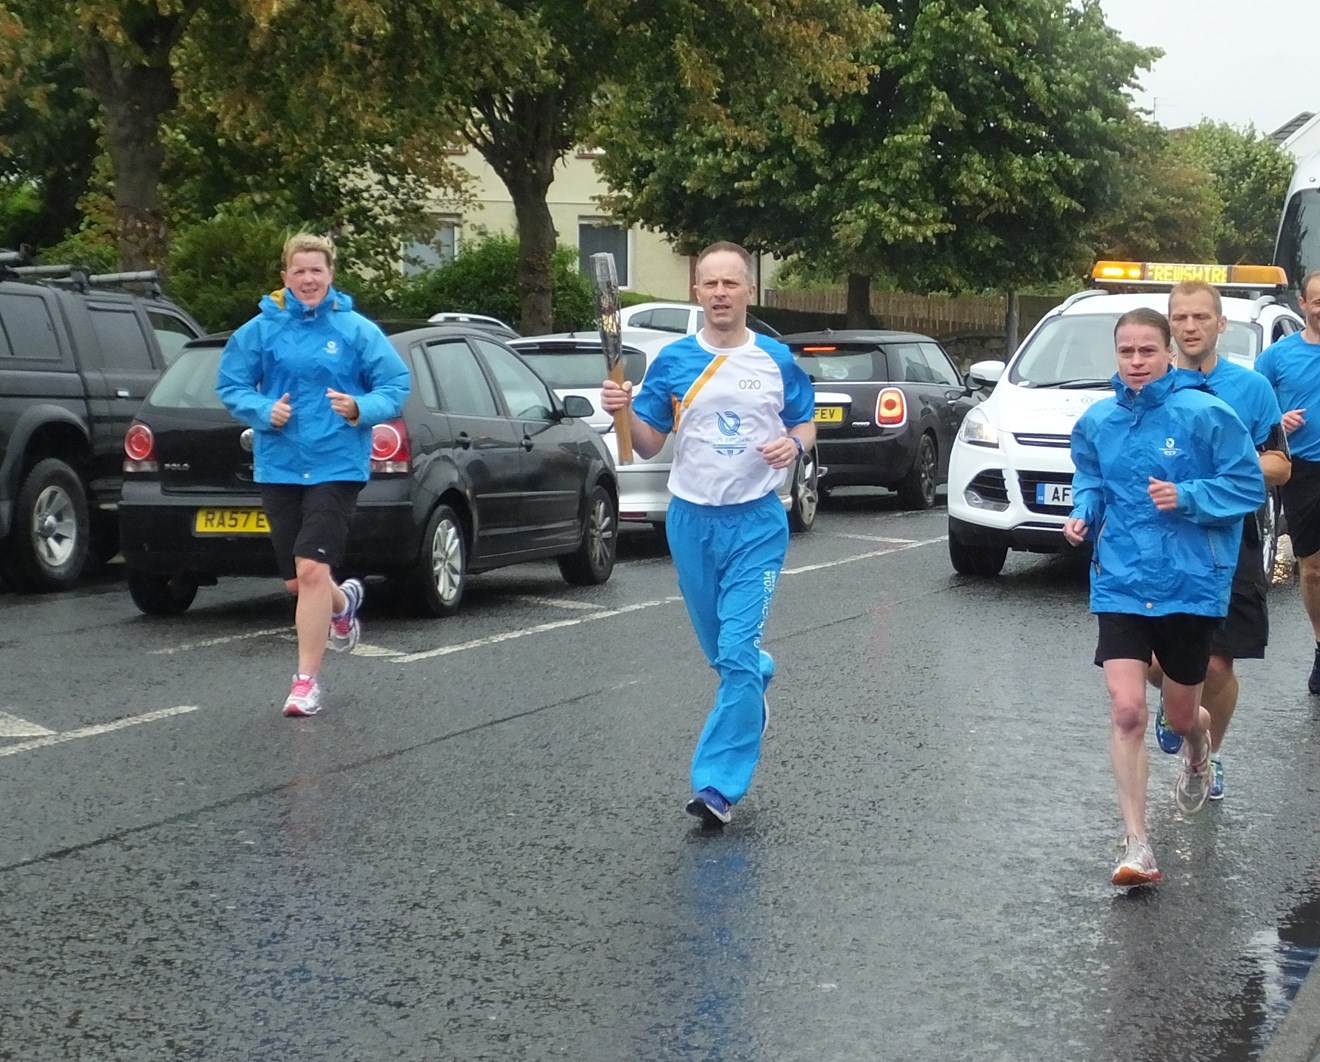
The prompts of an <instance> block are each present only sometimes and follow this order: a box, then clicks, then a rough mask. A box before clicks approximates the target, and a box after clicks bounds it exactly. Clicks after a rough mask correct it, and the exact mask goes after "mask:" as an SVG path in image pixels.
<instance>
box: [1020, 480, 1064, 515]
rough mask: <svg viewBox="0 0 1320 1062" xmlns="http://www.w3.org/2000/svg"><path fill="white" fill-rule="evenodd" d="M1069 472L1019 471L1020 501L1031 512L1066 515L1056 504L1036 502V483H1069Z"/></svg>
mask: <svg viewBox="0 0 1320 1062" xmlns="http://www.w3.org/2000/svg"><path fill="white" fill-rule="evenodd" d="M1071 482H1072V474H1071V473H1069V472H1019V473H1018V486H1019V487H1020V488H1021V489H1022V503H1023V504H1024V505H1025V506H1026V507H1027V508H1028V509H1030V510H1031V511H1032V512H1033V513H1048V514H1049V515H1051V516H1058V515H1059V514H1061V513H1062V514H1063V515H1064V516H1066V515H1067V512H1066V511H1065V510H1063V509H1061V508H1060V507H1059V506H1057V505H1039V504H1037V502H1036V485H1037V484H1039V483H1071Z"/></svg>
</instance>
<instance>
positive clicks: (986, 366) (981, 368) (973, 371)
mask: <svg viewBox="0 0 1320 1062" xmlns="http://www.w3.org/2000/svg"><path fill="white" fill-rule="evenodd" d="M1003 373H1004V363H1003V362H1002V361H978V362H976V364H974V365H973V366H972V367H971V368H970V369H968V370H967V391H968V393H969V394H970V393H971V392H972V391H988V390H989V389H990V388H992V387H994V385H995V384H997V383H998V382H999V377H1000V376H1002V375H1003Z"/></svg>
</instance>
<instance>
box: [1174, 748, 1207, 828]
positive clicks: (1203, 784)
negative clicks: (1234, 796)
mask: <svg viewBox="0 0 1320 1062" xmlns="http://www.w3.org/2000/svg"><path fill="white" fill-rule="evenodd" d="M1209 744H1210V741H1209V735H1207V738H1206V745H1207V748H1206V752H1205V755H1204V756H1202V757H1201V759H1200V760H1197V761H1196V762H1193V761H1192V757H1193V756H1194V755H1195V753H1194V752H1193V751H1192V743H1191V742H1190V741H1184V742H1183V766H1182V770H1181V771H1179V772H1178V781H1177V782H1175V783H1174V786H1173V799H1174V801H1175V802H1176V803H1177V805H1178V810H1179V811H1181V812H1182V813H1183V814H1184V815H1195V814H1196V813H1197V812H1198V811H1200V810H1201V809H1202V808H1203V807H1205V802H1206V801H1207V800H1209V799H1210V786H1211V785H1212V783H1213V782H1214V776H1215V772H1214V768H1213V767H1212V766H1211V765H1210V749H1209V747H1208V746H1209Z"/></svg>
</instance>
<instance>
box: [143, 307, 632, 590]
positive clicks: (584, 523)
mask: <svg viewBox="0 0 1320 1062" xmlns="http://www.w3.org/2000/svg"><path fill="white" fill-rule="evenodd" d="M390 342H391V343H392V344H393V345H394V348H395V349H396V350H397V351H398V352H399V354H400V356H401V357H402V358H403V360H404V362H405V364H407V365H408V368H409V370H410V371H411V374H412V391H411V393H410V394H409V396H408V400H407V403H406V404H405V406H404V409H403V415H402V416H401V417H399V418H398V419H396V420H391V421H388V422H386V423H384V424H380V425H377V426H376V428H375V429H374V431H373V436H372V454H371V479H370V481H369V482H368V483H367V484H366V486H365V487H364V488H363V490H362V493H361V494H360V495H359V498H358V507H357V512H356V514H355V516H354V518H353V523H352V525H351V527H350V530H349V540H348V548H347V553H346V555H345V558H344V563H343V565H342V570H343V572H344V573H346V574H354V575H385V576H389V577H391V579H392V581H394V582H397V583H398V584H400V585H401V586H402V587H403V588H404V589H405V590H407V591H409V592H411V593H412V595H413V596H414V597H415V598H416V600H417V601H418V603H419V604H420V606H421V607H422V609H423V611H425V612H426V613H428V614H430V615H435V616H445V615H450V614H452V613H454V612H455V611H457V609H458V607H459V603H460V601H461V600H462V597H463V589H464V587H465V586H466V583H467V576H468V574H469V573H470V572H479V571H484V570H487V569H490V568H498V567H502V566H504V565H508V564H516V563H519V562H522V561H529V560H538V559H543V558H549V557H553V558H556V559H557V560H558V562H559V568H560V571H561V572H562V574H563V576H564V578H565V579H567V580H568V581H569V582H570V583H574V584H578V585H591V584H598V583H603V582H605V581H606V580H607V579H608V578H609V577H610V573H611V572H612V571H613V569H614V557H615V548H616V545H617V541H616V534H617V530H618V483H617V480H616V477H615V472H614V463H613V459H612V458H611V457H610V454H609V451H608V450H607V449H606V447H605V442H604V440H603V439H602V438H601V437H600V434H599V433H598V432H596V431H594V430H593V429H592V428H591V427H589V426H588V425H587V424H586V422H585V420H584V419H580V418H586V417H589V416H591V414H592V413H593V409H592V406H591V403H590V401H588V400H587V399H585V398H581V397H579V396H570V397H569V398H567V399H563V400H561V399H559V398H557V397H556V396H555V394H554V392H553V391H551V389H550V388H549V387H547V386H546V384H545V382H544V381H543V380H542V379H541V378H540V377H539V376H538V375H537V374H536V373H535V372H534V371H533V370H532V369H531V368H529V367H528V366H527V364H526V363H525V362H523V361H522V359H521V358H519V356H518V355H517V354H515V353H514V352H513V351H512V350H510V349H509V348H508V347H507V346H505V345H504V344H503V343H502V342H500V341H499V340H497V339H495V338H494V337H493V336H492V335H491V334H490V333H489V332H485V331H481V330H477V329H473V328H460V327H456V326H452V325H422V326H415V325H414V326H404V330H403V331H395V332H394V333H393V334H392V335H391V336H390ZM224 343H225V339H224V337H222V336H220V337H208V338H205V339H199V340H194V341H193V342H192V343H189V344H188V345H187V346H186V347H185V348H184V349H183V351H182V352H181V353H180V355H179V357H178V358H177V359H176V360H175V362H174V364H173V365H171V366H170V367H169V369H167V370H166V372H165V374H164V375H163V376H162V377H161V379H160V381H159V382H158V383H157V384H156V386H155V387H154V388H153V389H152V390H151V393H150V394H149V395H148V396H147V398H146V400H145V401H144V402H143V403H142V407H141V409H140V410H139V411H138V415H137V419H136V420H135V421H134V422H133V424H132V425H131V427H130V428H129V430H128V433H127V435H126V436H125V439H124V454H125V460H124V485H123V491H122V496H121V500H120V506H119V520H120V539H121V545H122V550H123V554H124V560H125V562H126V564H127V569H128V571H127V581H128V589H129V593H130V594H131V595H132V597H133V601H134V603H135V604H136V605H137V606H138V608H139V609H141V610H142V611H143V612H146V613H148V614H150V615H177V614H179V613H181V612H183V611H184V610H185V609H187V608H188V606H189V605H191V604H192V602H193V599H194V598H195V596H196V594H197V588H198V587H199V586H205V585H214V584H215V582H216V581H217V579H219V578H220V577H223V576H235V575H275V574H276V568H275V557H274V552H273V550H272V549H271V545H270V541H269V538H268V534H269V530H268V527H267V524H266V520H265V516H264V514H263V513H262V511H261V499H260V491H259V488H258V487H257V486H256V484H255V483H254V482H253V479H252V475H253V473H252V432H251V429H250V428H246V427H245V426H244V425H242V424H240V423H239V422H238V421H237V420H235V419H234V418H233V417H232V416H230V414H229V411H228V410H227V409H225V407H224V405H223V403H221V401H220V398H219V396H218V395H216V393H215V381H216V371H217V369H218V367H219V364H220V354H221V351H222V349H223V347H224Z"/></svg>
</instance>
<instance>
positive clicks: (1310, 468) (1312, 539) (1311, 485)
mask: <svg viewBox="0 0 1320 1062" xmlns="http://www.w3.org/2000/svg"><path fill="white" fill-rule="evenodd" d="M1279 496H1280V497H1281V498H1282V499H1283V514H1284V516H1285V517H1286V518H1287V521H1288V534H1289V536H1290V537H1291V538H1292V548H1293V554H1294V556H1298V557H1309V556H1310V555H1311V554H1312V553H1316V552H1320V461H1306V460H1304V459H1302V458H1300V457H1294V458H1293V459H1292V475H1291V476H1289V477H1288V482H1287V483H1285V484H1284V485H1283V486H1282V487H1280V488H1279Z"/></svg>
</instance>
